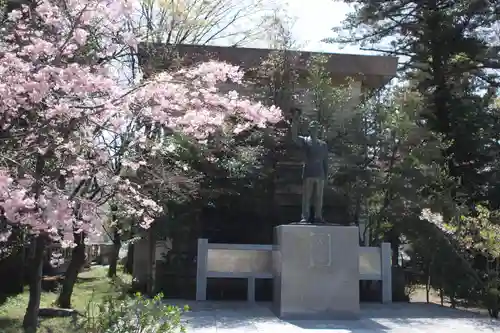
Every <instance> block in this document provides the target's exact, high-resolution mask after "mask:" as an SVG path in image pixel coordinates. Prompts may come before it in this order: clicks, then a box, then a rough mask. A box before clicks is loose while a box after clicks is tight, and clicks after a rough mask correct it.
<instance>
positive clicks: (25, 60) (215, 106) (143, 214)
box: [0, 0, 282, 246]
mask: <svg viewBox="0 0 500 333" xmlns="http://www.w3.org/2000/svg"><path fill="white" fill-rule="evenodd" d="M131 8H132V6H131V2H130V1H126V0H106V1H103V0H83V1H82V0H65V6H64V9H62V7H61V3H60V2H59V1H51V0H41V1H38V4H37V6H36V7H35V9H34V10H33V9H30V8H28V7H26V6H25V7H23V8H22V10H15V11H13V12H11V13H10V14H9V16H8V22H7V23H6V24H5V27H4V30H3V33H2V34H4V36H3V37H4V38H3V42H2V52H0V96H1V98H0V129H1V130H0V136H1V137H2V138H5V140H4V141H3V142H2V144H4V143H5V145H4V146H5V147H6V148H5V149H2V150H1V151H0V161H1V162H2V164H1V165H2V167H1V169H0V207H1V208H2V209H3V213H2V214H3V216H4V217H5V218H6V219H7V220H8V222H9V224H10V225H23V226H27V227H28V229H29V230H30V231H31V232H32V233H33V234H36V235H38V234H42V233H43V234H45V235H48V236H50V237H51V238H52V239H53V240H55V241H59V242H61V244H63V245H65V246H73V244H72V238H73V233H74V232H75V231H76V232H84V233H85V234H90V233H95V232H96V229H98V228H96V226H98V225H99V224H101V223H102V221H103V219H104V218H105V216H106V211H105V209H103V204H105V203H106V202H107V201H108V200H110V199H113V200H114V201H116V202H118V203H120V205H121V206H122V207H123V212H125V214H127V216H128V217H131V218H133V219H137V220H140V221H141V222H139V223H140V226H141V227H143V228H148V227H149V226H150V225H151V223H152V222H153V221H154V218H155V217H156V216H158V215H159V214H161V212H162V208H161V207H160V206H159V205H158V204H157V203H156V202H154V201H153V200H152V199H151V198H149V197H148V194H147V193H144V192H143V191H142V189H141V187H140V185H139V184H136V183H134V182H133V181H132V180H131V179H130V177H128V176H127V175H126V173H124V172H122V171H120V170H117V169H116V167H115V164H116V161H117V160H120V161H121V162H120V163H121V165H122V167H123V168H127V169H128V170H132V171H134V170H139V169H140V168H143V167H147V165H146V162H145V161H146V160H147V159H145V158H144V156H143V155H144V154H150V153H151V154H155V153H156V151H157V150H158V147H160V146H161V144H160V143H155V142H151V140H150V139H148V138H147V137H146V134H147V133H146V132H145V126H144V124H149V126H152V127H154V128H161V129H164V130H167V129H168V130H169V131H171V130H173V131H177V132H181V133H183V134H184V135H186V136H189V137H191V138H192V139H193V140H198V142H199V143H200V144H203V143H204V142H207V140H208V139H210V138H211V137H213V136H215V135H217V134H218V133H220V131H221V130H222V131H224V132H225V133H234V134H238V133H240V132H241V131H245V130H249V129H251V128H252V127H254V126H256V127H259V128H264V127H266V126H268V125H269V124H275V123H277V122H279V121H280V120H281V119H282V115H281V111H280V110H279V109H278V108H276V107H273V106H272V107H268V106H265V105H263V104H261V103H255V102H254V101H251V100H249V99H245V98H242V97H240V96H238V94H237V93H236V92H235V91H231V92H228V93H222V92H221V91H219V89H218V86H219V84H221V83H225V82H232V83H234V84H239V83H242V80H243V72H242V71H240V70H239V69H238V68H237V67H235V66H232V65H230V64H227V63H220V62H213V61H210V62H206V63H200V64H196V65H195V66H193V67H190V68H182V69H180V70H177V71H174V72H173V71H169V72H163V73H159V74H157V75H155V76H154V77H152V78H151V79H149V80H147V81H145V82H141V83H139V84H137V85H135V86H129V87H123V86H122V85H120V84H119V78H118V77H117V76H116V75H115V74H113V72H112V71H108V70H107V67H106V64H105V63H104V64H103V63H100V62H98V61H97V60H98V59H100V58H101V57H104V56H110V55H113V54H114V52H116V51H117V50H120V49H124V48H125V49H129V48H133V49H136V48H137V43H138V39H137V38H136V37H135V36H133V35H132V34H131V33H130V32H129V31H127V30H126V29H125V25H124V22H125V21H126V19H127V18H128V16H129V15H131ZM92 38H94V39H96V38H97V39H98V40H99V43H97V44H95V45H94V44H93V47H88V45H87V44H88V43H89V42H91V39H92ZM109 137H112V138H121V139H120V141H119V142H120V145H119V149H118V148H116V149H113V148H110V146H109V145H108V144H106V143H105V142H106V138H109ZM37 166H39V167H37ZM20 170H22V172H20ZM5 235H6V234H3V236H2V235H0V240H1V239H5V237H6V236H5Z"/></svg>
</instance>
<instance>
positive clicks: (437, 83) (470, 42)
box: [329, 0, 500, 206]
mask: <svg viewBox="0 0 500 333" xmlns="http://www.w3.org/2000/svg"><path fill="white" fill-rule="evenodd" d="M346 2H347V3H349V4H353V5H356V10H355V11H354V12H353V13H351V14H349V15H348V17H347V19H346V20H345V22H344V25H343V27H337V28H335V31H337V32H339V36H338V37H336V38H331V39H329V41H331V42H339V43H355V44H358V43H359V44H361V45H362V46H365V47H366V46H368V48H369V49H370V50H375V51H380V52H384V53H388V54H391V55H397V56H400V57H401V60H402V61H403V64H402V66H401V69H402V70H403V71H404V72H403V73H404V74H405V75H406V78H408V79H411V80H413V81H414V82H415V88H416V89H417V90H418V91H419V92H420V93H421V94H422V96H423V97H424V99H425V103H426V106H427V107H426V110H425V112H422V117H423V119H424V123H425V126H427V127H428V128H429V129H431V130H432V131H434V132H436V133H439V134H441V135H442V139H443V143H444V145H443V156H444V157H445V160H444V161H443V163H445V164H446V167H447V169H448V171H449V173H450V175H451V176H452V177H453V178H454V179H455V182H456V187H455V189H453V192H454V193H453V196H454V197H455V198H457V197H461V196H465V197H467V198H468V201H469V202H473V201H476V200H483V199H485V198H488V199H490V201H493V202H492V204H494V205H497V206H498V199H497V198H493V197H492V193H493V192H492V191H493V189H494V188H495V185H494V184H492V183H491V182H490V180H491V179H492V177H493V175H496V174H497V173H498V165H497V163H496V160H497V157H498V156H499V149H498V148H499V147H498V144H497V142H498V139H499V137H498V135H499V133H500V132H499V131H498V124H499V123H500V122H499V118H498V117H499V114H498V107H497V106H495V105H494V103H493V102H494V97H495V93H496V89H497V88H498V86H499V80H498V76H497V73H496V72H495V70H498V68H499V67H500V62H499V56H498V38H494V37H493V36H495V34H496V32H497V30H498V24H497V21H498V13H499V9H500V2H498V1H481V0H478V1H469V0H467V1H466V0H454V1H453V0H428V1H408V0H392V1H380V0H347V1H346ZM343 32H346V34H344V33H343ZM497 191H498V190H497Z"/></svg>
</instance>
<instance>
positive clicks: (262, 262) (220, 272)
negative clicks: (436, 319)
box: [196, 238, 392, 303]
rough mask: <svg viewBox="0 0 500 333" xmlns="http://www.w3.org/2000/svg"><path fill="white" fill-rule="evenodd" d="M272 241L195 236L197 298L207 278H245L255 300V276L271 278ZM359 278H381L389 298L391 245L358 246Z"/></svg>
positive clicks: (203, 291)
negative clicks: (226, 240) (225, 241)
mask: <svg viewBox="0 0 500 333" xmlns="http://www.w3.org/2000/svg"><path fill="white" fill-rule="evenodd" d="M273 249H275V247H274V246H273V245H260V244H218V243H209V242H208V239H203V238H200V239H198V255H197V272H196V299H197V300H206V289H207V279H208V278H246V279H248V289H247V296H248V300H249V301H254V300H255V279H272V278H273V277H274V274H273V269H272V260H273V259H272V258H273ZM359 279H360V280H379V281H382V301H383V302H384V303H390V302H392V272H391V246H390V244H389V243H382V245H381V246H380V247H359Z"/></svg>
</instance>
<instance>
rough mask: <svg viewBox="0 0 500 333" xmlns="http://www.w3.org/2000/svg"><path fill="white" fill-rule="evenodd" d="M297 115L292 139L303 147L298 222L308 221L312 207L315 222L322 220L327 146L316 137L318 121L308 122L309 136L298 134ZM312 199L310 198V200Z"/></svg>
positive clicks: (326, 172)
mask: <svg viewBox="0 0 500 333" xmlns="http://www.w3.org/2000/svg"><path fill="white" fill-rule="evenodd" d="M298 125H299V115H298V113H297V112H296V113H295V114H294V116H293V120H292V129H291V130H292V139H293V141H294V142H295V143H296V144H297V145H298V146H299V147H301V148H302V149H303V151H304V153H305V159H304V164H303V169H302V216H301V220H300V223H308V222H309V218H310V216H309V214H310V208H311V201H312V206H313V207H314V214H315V216H314V217H315V219H314V221H315V222H319V223H322V222H323V189H324V186H325V181H326V180H327V178H328V147H327V145H326V142H325V141H323V140H320V139H319V138H318V131H319V123H318V122H316V121H312V122H311V123H310V124H309V136H300V135H298ZM311 199H312V200H311Z"/></svg>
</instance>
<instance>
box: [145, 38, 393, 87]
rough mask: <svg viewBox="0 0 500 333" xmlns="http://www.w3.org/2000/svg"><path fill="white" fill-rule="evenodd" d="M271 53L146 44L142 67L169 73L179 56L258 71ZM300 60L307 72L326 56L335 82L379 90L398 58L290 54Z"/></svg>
mask: <svg viewBox="0 0 500 333" xmlns="http://www.w3.org/2000/svg"><path fill="white" fill-rule="evenodd" d="M273 51H277V50H271V49H258V48H245V47H224V46H211V45H184V44H181V45H176V46H175V48H169V47H168V46H167V45H165V44H155V43H148V44H146V43H142V44H140V45H139V65H140V66H141V67H144V66H148V65H149V66H152V70H153V71H158V70H162V69H166V68H167V67H168V63H166V60H167V58H171V57H170V56H166V55H169V54H170V55H172V54H175V53H176V54H177V55H178V56H179V57H180V58H181V59H182V62H183V63H185V64H187V65H189V64H192V63H196V62H200V61H209V60H219V61H225V62H228V63H231V64H233V65H236V66H241V67H242V68H243V69H244V70H251V69H255V68H258V67H259V66H260V64H261V63H262V62H263V61H264V60H266V59H267V57H268V56H269V54H270V53H271V52H273ZM289 52H290V54H291V55H293V56H296V59H297V64H296V66H297V67H298V68H299V69H300V68H302V69H303V70H306V67H307V63H308V61H309V60H310V59H311V57H313V56H326V57H327V58H328V61H327V64H326V67H327V70H328V71H329V72H330V73H331V76H332V79H334V81H343V80H345V79H346V78H353V79H355V80H359V81H361V82H362V83H363V88H365V89H377V88H381V87H383V86H384V85H386V84H387V83H388V82H389V81H390V80H391V79H392V78H394V77H395V76H396V71H397V66H398V58H397V57H393V56H379V55H359V54H342V53H324V52H304V51H289Z"/></svg>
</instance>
